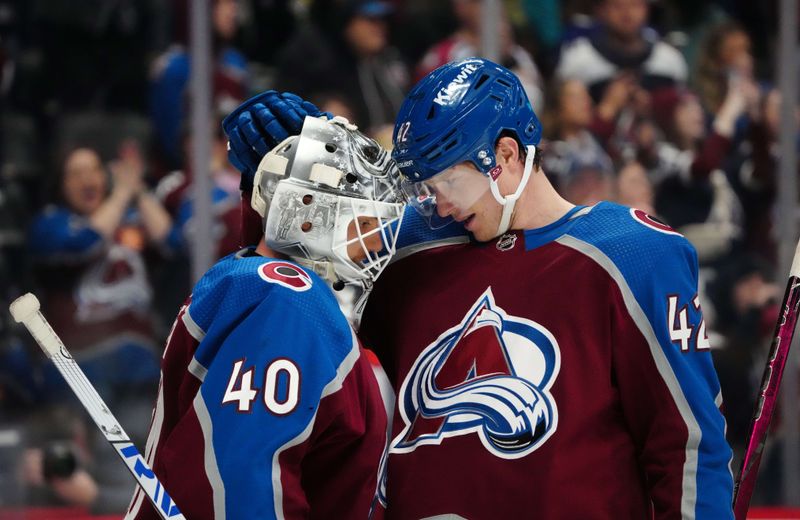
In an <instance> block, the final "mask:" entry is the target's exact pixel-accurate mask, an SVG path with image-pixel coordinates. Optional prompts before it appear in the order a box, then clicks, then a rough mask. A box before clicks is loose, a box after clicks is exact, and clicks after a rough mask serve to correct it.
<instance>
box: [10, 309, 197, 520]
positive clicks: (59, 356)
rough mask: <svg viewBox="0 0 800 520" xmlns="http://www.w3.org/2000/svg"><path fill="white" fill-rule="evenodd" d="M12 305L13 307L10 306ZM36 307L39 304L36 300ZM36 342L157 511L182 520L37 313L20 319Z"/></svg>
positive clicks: (127, 439) (145, 464) (150, 472)
mask: <svg viewBox="0 0 800 520" xmlns="http://www.w3.org/2000/svg"><path fill="white" fill-rule="evenodd" d="M12 305H13V304H12ZM37 307H38V301H37ZM21 323H22V324H23V325H25V328H27V329H28V331H29V332H30V333H31V335H32V336H33V338H34V339H35V340H36V343H38V344H39V346H40V347H41V348H42V350H43V351H44V352H45V354H47V357H49V358H50V360H51V361H52V362H53V364H54V365H55V366H56V368H57V369H58V371H59V372H60V373H61V375H62V376H63V377H64V379H65V380H66V381H67V384H69V386H70V388H71V389H72V391H73V392H74V393H75V395H76V396H77V398H78V400H80V402H81V404H82V405H83V407H84V408H85V409H86V411H87V412H89V415H90V416H91V417H92V420H93V421H94V422H95V424H96V425H97V427H98V428H99V429H100V431H101V432H103V436H105V438H106V440H108V442H110V443H111V445H112V446H113V447H114V450H115V451H116V452H117V455H119V457H120V458H121V459H122V461H123V462H124V463H125V466H126V467H127V468H128V470H129V471H130V472H131V474H132V475H133V477H134V478H135V479H136V481H137V482H138V483H139V486H141V488H142V490H144V492H145V493H146V494H147V496H148V498H150V500H151V501H152V503H153V505H154V506H155V509H156V511H158V514H159V515H160V516H161V518H163V519H165V520H168V519H169V520H184V516H183V515H182V514H181V513H180V511H178V507H177V506H176V505H175V503H174V502H173V501H172V499H171V498H170V496H169V495H168V494H167V492H166V490H165V489H164V486H162V485H161V482H159V480H158V478H157V477H156V475H155V473H153V470H151V469H150V467H149V466H148V465H147V463H146V462H145V460H144V457H142V455H141V453H139V450H138V449H137V448H136V446H135V445H134V444H133V443H132V442H131V440H130V438H129V437H128V435H127V434H126V433H125V430H123V429H122V426H121V425H120V424H119V422H118V421H117V419H116V417H114V414H112V413H111V410H109V409H108V407H107V406H106V404H105V402H103V399H102V398H101V397H100V394H98V393H97V390H96V389H95V388H94V386H92V384H91V382H89V380H88V379H87V378H86V375H85V374H84V373H83V370H81V368H80V366H78V364H77V363H76V362H75V360H74V359H73V358H72V356H71V355H70V353H69V351H68V350H67V348H66V347H65V346H64V343H63V342H62V341H61V338H59V337H58V335H57V334H56V333H55V331H54V330H53V328H52V327H51V326H50V324H49V323H48V322H47V320H46V319H45V317H44V316H43V315H42V313H41V312H40V311H38V310H36V311H35V312H33V313H32V314H30V315H27V316H25V318H24V319H22V320H21Z"/></svg>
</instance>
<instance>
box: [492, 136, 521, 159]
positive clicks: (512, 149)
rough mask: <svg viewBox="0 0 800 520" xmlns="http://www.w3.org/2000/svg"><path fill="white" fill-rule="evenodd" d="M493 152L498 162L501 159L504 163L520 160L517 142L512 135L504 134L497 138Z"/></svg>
mask: <svg viewBox="0 0 800 520" xmlns="http://www.w3.org/2000/svg"><path fill="white" fill-rule="evenodd" d="M494 153H495V156H496V157H497V162H498V163H499V162H500V161H501V160H502V161H505V162H506V163H509V164H513V163H514V162H518V161H520V160H521V152H520V149H519V144H518V143H517V141H516V139H514V138H513V137H507V136H504V137H501V138H500V139H498V140H497V146H495V150H494Z"/></svg>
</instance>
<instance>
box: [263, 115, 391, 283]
mask: <svg viewBox="0 0 800 520" xmlns="http://www.w3.org/2000/svg"><path fill="white" fill-rule="evenodd" d="M396 179H397V175H396V165H395V162H394V161H393V160H392V158H391V156H390V154H389V153H388V152H387V151H386V150H384V149H383V148H382V147H381V146H380V145H378V143H376V142H375V141H374V140H372V139H370V138H368V137H366V136H365V135H364V134H362V133H361V132H359V131H358V130H357V128H356V127H355V126H354V125H351V124H350V123H348V122H347V120H346V119H343V118H334V119H332V120H330V121H327V120H324V119H321V118H312V117H306V119H305V121H304V123H303V130H302V132H301V133H300V135H299V136H292V137H289V138H287V139H286V140H284V141H283V142H282V143H281V144H279V145H278V146H276V147H275V148H274V149H273V150H271V151H270V152H269V153H268V154H267V155H266V156H264V158H263V159H262V160H261V163H260V164H259V166H258V171H257V172H256V176H255V181H254V188H253V195H252V199H251V205H252V207H253V208H254V209H255V210H256V211H257V212H258V213H259V214H260V215H261V216H262V217H265V226H264V236H265V239H266V243H267V245H268V246H269V247H270V248H272V249H274V250H275V251H278V252H281V253H283V254H286V255H288V256H289V257H291V258H292V259H294V260H295V261H296V262H298V263H299V264H300V265H303V266H305V267H307V268H310V269H311V270H313V271H315V272H316V273H317V274H319V275H320V276H322V277H323V278H325V279H326V280H328V281H329V282H331V284H332V285H333V288H334V289H336V290H341V289H343V288H344V286H345V284H356V285H359V286H361V287H362V288H364V289H369V288H370V287H371V285H372V282H374V281H375V279H376V278H377V277H378V275H379V274H380V273H381V271H383V269H384V268H385V267H386V265H387V264H388V263H389V260H390V259H391V257H392V255H393V254H394V252H395V246H396V243H397V235H398V230H399V227H400V222H401V220H402V216H403V209H404V204H403V202H402V201H403V200H404V199H403V196H402V194H401V192H400V190H399V189H398V187H397V181H396ZM362 224H363V225H364V227H363V228H362ZM353 257H355V261H354V260H353Z"/></svg>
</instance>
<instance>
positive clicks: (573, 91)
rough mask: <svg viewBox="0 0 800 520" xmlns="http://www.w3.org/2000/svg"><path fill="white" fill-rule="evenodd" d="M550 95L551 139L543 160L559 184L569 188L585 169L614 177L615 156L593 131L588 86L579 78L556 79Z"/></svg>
mask: <svg viewBox="0 0 800 520" xmlns="http://www.w3.org/2000/svg"><path fill="white" fill-rule="evenodd" d="M547 97H548V100H547V107H546V109H545V111H544V112H543V113H542V117H543V127H544V131H545V137H546V138H547V139H548V140H549V142H548V144H547V146H546V147H545V149H544V156H543V161H544V165H545V171H546V172H547V174H548V176H551V177H552V179H551V180H552V181H554V184H555V186H556V187H557V188H559V189H560V188H562V187H565V186H566V185H567V184H568V183H569V182H570V181H571V177H573V176H574V175H575V174H577V173H578V172H581V171H584V170H592V171H593V172H595V173H597V174H599V175H601V176H605V177H611V176H612V175H613V173H614V166H613V164H612V162H611V158H610V157H609V156H608V154H607V153H606V152H605V151H604V150H603V148H602V147H601V146H600V143H598V142H597V140H596V139H595V138H594V136H593V135H592V134H591V132H590V127H591V124H592V120H593V114H594V107H593V103H592V98H591V97H590V96H589V92H588V90H587V89H586V86H585V85H584V84H583V83H581V82H580V81H578V80H556V81H554V82H553V84H552V87H551V88H550V90H549V91H548V96H547ZM601 184H603V185H604V184H605V183H601ZM569 200H571V201H572V202H575V201H574V200H572V199H569Z"/></svg>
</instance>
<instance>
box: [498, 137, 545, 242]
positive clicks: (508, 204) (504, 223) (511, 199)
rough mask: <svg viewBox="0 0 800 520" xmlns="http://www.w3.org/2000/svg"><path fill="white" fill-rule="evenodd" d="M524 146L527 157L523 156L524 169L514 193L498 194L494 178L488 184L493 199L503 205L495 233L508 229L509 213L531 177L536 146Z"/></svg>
mask: <svg viewBox="0 0 800 520" xmlns="http://www.w3.org/2000/svg"><path fill="white" fill-rule="evenodd" d="M525 148H526V150H527V152H528V154H527V157H525V169H524V170H523V172H522V179H521V180H520V181H519V184H518V185H517V189H516V190H515V191H514V193H512V194H511V195H506V196H505V197H504V196H502V195H500V188H498V186H497V181H496V180H492V181H491V184H490V188H491V190H492V195H493V196H494V199H495V200H496V201H497V203H498V204H500V205H501V206H503V214H502V216H501V217H500V225H499V226H498V227H497V235H502V234H503V233H505V232H506V231H508V228H509V227H510V226H511V215H512V214H513V213H514V206H516V204H517V200H518V199H519V197H520V196H521V195H522V192H523V191H524V190H525V186H527V184H528V180H530V178H531V173H532V171H533V158H534V156H535V155H536V147H535V146H533V145H528V146H526V147H525Z"/></svg>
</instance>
